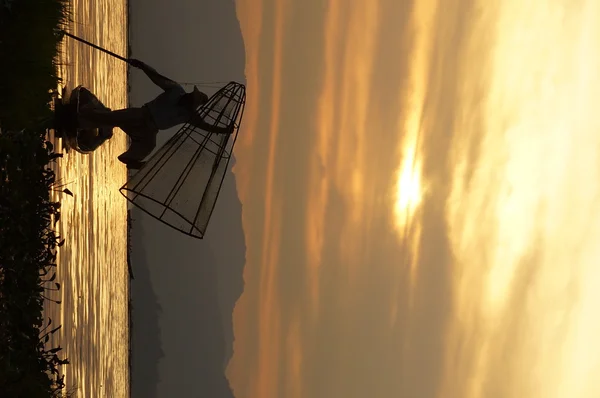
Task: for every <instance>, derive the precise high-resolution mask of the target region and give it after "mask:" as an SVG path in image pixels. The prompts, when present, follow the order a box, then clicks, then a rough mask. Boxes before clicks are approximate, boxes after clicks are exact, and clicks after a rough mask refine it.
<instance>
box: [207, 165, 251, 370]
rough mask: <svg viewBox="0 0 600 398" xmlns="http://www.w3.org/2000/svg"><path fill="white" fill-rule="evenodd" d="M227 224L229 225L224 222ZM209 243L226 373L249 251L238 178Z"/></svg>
mask: <svg viewBox="0 0 600 398" xmlns="http://www.w3.org/2000/svg"><path fill="white" fill-rule="evenodd" d="M225 220H227V221H226V222H224V221H225ZM205 239H206V241H207V242H208V243H209V245H210V247H211V248H212V250H213V256H214V261H215V265H217V277H218V281H219V284H218V286H219V292H218V295H219V307H220V310H221V314H222V322H223V334H224V337H225V344H226V347H225V357H224V362H223V370H224V369H225V367H226V366H227V363H228V362H229V360H230V359H231V357H232V356H233V341H234V334H233V317H232V315H233V309H234V307H235V303H236V302H237V300H238V299H239V298H240V296H241V295H242V293H243V291H244V275H243V274H244V265H245V264H246V250H245V241H244V231H243V229H242V204H241V202H240V200H239V198H238V196H237V191H236V186H235V176H234V175H233V173H232V172H231V170H230V171H229V172H228V173H227V176H226V177H225V181H224V182H223V186H222V189H221V195H220V196H219V201H218V202H217V205H216V207H215V211H214V213H213V220H212V221H211V224H210V225H209V227H208V229H207V236H206V238H205Z"/></svg>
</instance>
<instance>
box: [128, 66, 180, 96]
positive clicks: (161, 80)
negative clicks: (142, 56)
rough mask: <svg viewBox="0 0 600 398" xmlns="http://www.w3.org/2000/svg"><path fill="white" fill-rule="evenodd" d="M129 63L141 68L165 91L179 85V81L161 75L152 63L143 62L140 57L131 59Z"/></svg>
mask: <svg viewBox="0 0 600 398" xmlns="http://www.w3.org/2000/svg"><path fill="white" fill-rule="evenodd" d="M129 65H131V66H133V67H135V68H139V69H141V70H142V71H143V72H144V73H145V74H146V76H148V77H149V78H150V80H152V82H153V83H154V84H156V85H157V86H158V87H160V88H162V89H163V90H165V91H167V90H168V89H170V88H172V87H174V86H178V85H179V84H178V83H177V82H175V81H173V80H171V79H169V78H168V77H166V76H163V75H161V74H160V73H158V72H157V71H156V69H154V68H153V67H151V66H150V65H147V64H145V63H143V62H142V61H140V60H138V59H133V58H132V59H129Z"/></svg>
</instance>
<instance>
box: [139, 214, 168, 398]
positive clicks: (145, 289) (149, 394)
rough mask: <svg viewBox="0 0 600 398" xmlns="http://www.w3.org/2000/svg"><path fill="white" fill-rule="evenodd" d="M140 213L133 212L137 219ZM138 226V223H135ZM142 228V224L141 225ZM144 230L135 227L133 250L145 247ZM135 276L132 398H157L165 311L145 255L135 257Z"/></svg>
mask: <svg viewBox="0 0 600 398" xmlns="http://www.w3.org/2000/svg"><path fill="white" fill-rule="evenodd" d="M137 216H138V212H135V211H134V217H137ZM134 223H135V221H134ZM138 224H139V223H138ZM144 235H145V234H144V230H143V229H142V228H140V227H139V225H138V227H134V229H133V230H132V234H131V244H132V247H138V248H139V247H143V245H144V238H145V236H144ZM131 261H132V263H133V275H134V277H135V280H132V281H131V300H132V303H133V304H132V315H131V317H132V329H133V330H132V344H131V350H132V371H131V378H132V385H133V388H132V392H131V396H132V397H146V398H158V395H157V394H158V393H157V386H158V382H159V381H160V376H159V374H158V362H159V361H160V359H161V358H162V357H164V352H163V350H162V343H161V338H160V326H159V322H158V319H159V316H160V314H161V312H162V308H161V306H160V304H159V303H158V297H157V295H156V292H155V291H154V289H153V287H152V282H151V280H150V270H149V269H148V262H147V259H146V253H145V252H144V251H143V250H136V251H135V252H133V253H132V259H131Z"/></svg>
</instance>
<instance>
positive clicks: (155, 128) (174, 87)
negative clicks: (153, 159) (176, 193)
mask: <svg viewBox="0 0 600 398" xmlns="http://www.w3.org/2000/svg"><path fill="white" fill-rule="evenodd" d="M128 62H129V64H130V65H131V66H133V67H136V68H139V69H141V70H142V71H143V72H144V73H145V74H146V75H147V76H148V77H149V78H150V80H152V82H153V83H154V84H156V85H157V86H159V87H160V88H162V89H163V90H164V91H163V92H162V93H161V94H159V95H158V96H157V97H156V98H154V99H153V100H152V101H150V102H147V103H146V104H144V105H143V106H142V107H140V108H126V109H120V110H115V111H106V110H95V109H85V110H83V109H82V110H80V113H79V115H78V122H79V127H80V128H112V127H119V128H120V129H122V130H123V131H124V132H125V133H126V134H127V135H128V136H129V137H130V138H131V146H130V147H129V149H128V150H127V151H126V152H124V153H122V154H121V155H120V156H119V160H120V161H121V162H123V163H125V164H126V165H127V168H129V169H139V168H140V167H141V166H143V165H144V159H145V158H146V157H147V156H148V155H149V154H150V153H151V152H152V151H153V150H154V148H155V147H156V135H157V134H158V132H159V131H160V130H167V129H170V128H172V127H175V126H177V125H179V124H184V123H190V124H193V125H195V126H197V127H199V128H202V129H203V130H206V131H208V132H211V133H221V134H227V133H229V131H228V130H227V129H225V128H218V127H215V126H212V125H210V124H208V123H206V122H205V121H204V120H202V119H201V118H200V117H196V116H197V114H196V110H197V109H198V108H199V107H200V106H202V105H204V104H205V103H206V102H207V101H208V96H207V95H206V94H205V93H203V92H202V91H200V90H198V88H197V87H196V86H194V89H193V91H191V92H189V93H188V92H186V91H185V90H184V88H183V87H181V85H180V84H179V83H177V82H175V81H173V80H171V79H169V78H167V77H165V76H163V75H161V74H160V73H158V72H157V71H156V70H155V69H154V68H152V67H150V66H148V65H146V64H145V63H143V62H142V61H140V60H137V59H129V60H128Z"/></svg>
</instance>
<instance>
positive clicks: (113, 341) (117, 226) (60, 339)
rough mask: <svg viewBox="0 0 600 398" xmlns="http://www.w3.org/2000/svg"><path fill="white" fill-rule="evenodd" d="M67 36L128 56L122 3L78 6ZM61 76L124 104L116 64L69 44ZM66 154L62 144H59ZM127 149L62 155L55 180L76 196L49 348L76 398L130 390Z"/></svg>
mask: <svg viewBox="0 0 600 398" xmlns="http://www.w3.org/2000/svg"><path fill="white" fill-rule="evenodd" d="M72 6H73V16H72V18H73V22H72V24H71V30H70V32H71V33H73V34H75V35H76V36H78V37H81V38H84V39H86V40H88V41H91V42H93V43H96V44H98V45H100V46H102V47H104V48H107V49H110V50H111V51H114V52H116V53H118V54H123V55H126V54H127V4H126V1H125V0H73V1H72ZM61 61H62V64H63V66H62V70H61V74H62V77H63V79H64V83H65V84H66V85H67V86H68V88H69V90H71V89H73V88H74V87H76V86H77V85H80V84H82V85H84V86H86V87H87V88H89V89H90V90H91V91H92V92H94V93H95V94H96V95H97V96H98V98H99V99H100V100H101V101H102V102H103V103H104V104H105V105H106V106H108V107H110V108H112V109H119V108H122V107H125V106H126V105H127V69H126V65H125V64H124V63H123V62H122V61H119V60H117V59H114V58H112V57H109V56H107V55H106V54H104V53H101V52H100V51H97V50H94V49H92V48H90V47H88V46H85V45H83V44H81V43H79V42H76V41H74V40H72V39H69V38H66V39H65V41H64V48H63V53H62V60H61ZM56 145H57V147H58V148H57V149H58V150H59V151H60V150H61V141H60V140H56ZM126 146H127V142H126V138H125V135H124V133H123V132H122V131H120V130H117V129H116V130H115V134H114V136H113V138H112V139H111V140H110V141H108V142H107V143H105V144H104V145H103V146H102V147H101V148H99V149H98V150H97V151H96V152H95V153H93V154H91V155H81V154H79V153H77V152H75V151H70V152H69V153H68V154H66V153H65V155H64V158H63V159H62V160H59V162H58V165H57V166H56V171H57V178H58V179H59V181H60V182H62V183H65V184H66V187H67V188H68V189H69V190H70V191H72V192H73V197H71V196H68V195H65V194H62V193H60V194H56V199H57V200H60V202H61V203H62V218H61V221H60V222H59V223H58V226H57V228H58V230H59V232H60V234H61V235H62V236H63V237H64V238H65V239H66V243H65V245H64V246H63V247H62V248H61V250H60V251H59V258H58V267H57V281H58V282H60V283H61V285H62V288H61V290H60V291H59V292H55V294H54V295H52V296H51V297H54V298H58V299H60V300H62V304H61V305H56V304H53V303H47V304H46V315H47V316H49V317H51V318H52V319H53V324H59V323H60V324H62V329H61V331H60V332H59V333H56V334H55V336H54V341H53V342H52V344H53V345H54V346H57V345H60V346H61V347H63V351H62V355H63V357H66V358H68V359H69V360H70V362H71V363H70V365H66V366H64V367H63V371H64V374H65V375H66V377H65V381H66V384H67V390H68V391H72V392H74V393H75V394H76V396H77V397H115V398H116V397H127V396H129V394H130V386H129V385H130V383H129V378H130V374H129V318H128V300H129V274H128V270H127V203H126V200H125V199H124V198H123V197H122V196H121V194H120V193H119V188H120V187H121V186H122V185H123V184H124V182H125V180H126V177H127V171H126V168H125V167H124V166H123V165H122V164H121V163H120V162H119V161H118V160H117V156H118V155H119V154H120V153H122V152H123V151H124V150H125V149H126Z"/></svg>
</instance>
